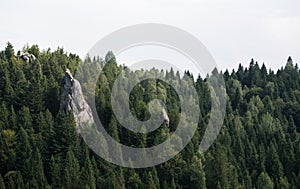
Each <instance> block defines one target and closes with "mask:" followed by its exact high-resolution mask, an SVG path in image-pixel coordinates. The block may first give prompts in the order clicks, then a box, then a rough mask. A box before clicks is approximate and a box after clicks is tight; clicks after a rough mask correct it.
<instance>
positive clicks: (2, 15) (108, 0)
mask: <svg viewBox="0 0 300 189" xmlns="http://www.w3.org/2000/svg"><path fill="white" fill-rule="evenodd" d="M299 8H300V1H298V0H251V1H250V0H249V1H246V0H85V1H83V0H81V1H80V0H72V1H71V0H64V1H62V0H52V1H44V0H26V1H22V0H6V1H4V0H0V48H1V49H4V47H5V46H6V43H7V41H10V42H11V43H12V44H13V45H14V47H15V50H19V49H21V48H22V47H23V46H24V45H25V44H26V43H28V44H29V45H32V44H38V45H39V47H40V49H46V48H48V47H50V48H51V49H56V48H57V47H58V46H59V47H64V49H65V50H67V51H68V52H72V53H77V54H79V55H80V57H84V56H85V54H86V53H87V52H88V51H89V50H90V48H91V47H92V46H93V45H94V44H95V43H96V42H97V41H98V40H99V39H101V38H103V37H104V36H106V35H107V34H109V33H111V32H113V31H115V30H117V29H120V28H122V27H125V26H129V25H133V24H139V23H149V22H151V23H163V24H169V25H173V26H176V27H179V28H181V29H183V30H186V31H188V32H189V33H191V34H193V35H194V36H196V37H197V38H198V39H199V40H200V41H201V42H202V43H203V44H204V45H205V46H206V47H207V48H208V49H209V51H210V52H211V54H212V55H213V57H214V58H215V60H216V62H217V64H218V65H219V67H221V68H222V69H224V68H230V69H232V68H237V66H238V64H239V63H242V64H243V65H245V66H248V65H249V62H250V59H251V58H254V59H255V60H257V61H259V63H260V65H261V63H262V62H264V63H265V64H266V65H267V67H271V68H273V69H278V68H280V67H281V66H284V65H285V63H286V60H287V57H288V56H292V58H293V60H294V62H298V63H299V62H300V11H299Z"/></svg>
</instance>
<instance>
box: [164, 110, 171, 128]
mask: <svg viewBox="0 0 300 189" xmlns="http://www.w3.org/2000/svg"><path fill="white" fill-rule="evenodd" d="M162 116H163V118H164V123H165V124H166V126H169V122H170V119H169V116H168V114H167V111H166V109H165V108H163V109H162Z"/></svg>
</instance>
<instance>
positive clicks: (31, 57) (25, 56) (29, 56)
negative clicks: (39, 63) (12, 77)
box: [18, 52, 36, 62]
mask: <svg viewBox="0 0 300 189" xmlns="http://www.w3.org/2000/svg"><path fill="white" fill-rule="evenodd" d="M18 57H20V58H21V59H22V60H23V61H25V62H29V61H33V60H35V59H36V58H35V56H34V55H33V54H30V53H28V52H25V53H22V54H20V56H18Z"/></svg>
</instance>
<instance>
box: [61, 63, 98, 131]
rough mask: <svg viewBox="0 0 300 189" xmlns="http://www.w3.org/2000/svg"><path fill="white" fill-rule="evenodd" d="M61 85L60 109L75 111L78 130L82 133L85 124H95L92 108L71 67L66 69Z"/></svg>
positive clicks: (67, 111)
mask: <svg viewBox="0 0 300 189" xmlns="http://www.w3.org/2000/svg"><path fill="white" fill-rule="evenodd" d="M61 87H62V89H61V90H62V91H61V99H60V109H61V111H65V112H66V113H69V112H72V113H73V115H74V118H75V122H76V125H77V131H78V133H80V132H81V131H82V128H84V125H83V124H87V125H91V124H94V118H93V114H92V110H91V108H90V107H89V105H88V103H87V102H86V101H85V99H84V97H83V93H82V89H81V85H80V83H79V81H78V80H76V79H75V78H73V76H72V74H71V72H70V70H69V69H66V72H65V75H64V77H63V79H62V83H61Z"/></svg>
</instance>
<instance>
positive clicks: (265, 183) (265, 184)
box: [256, 172, 274, 189]
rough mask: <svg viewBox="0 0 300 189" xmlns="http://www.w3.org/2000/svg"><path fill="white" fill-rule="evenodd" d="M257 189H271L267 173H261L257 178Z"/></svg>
mask: <svg viewBox="0 0 300 189" xmlns="http://www.w3.org/2000/svg"><path fill="white" fill-rule="evenodd" d="M256 187H257V189H273V188H274V184H273V182H272V180H271V178H270V177H269V175H268V173H265V172H262V173H261V174H260V175H259V177H258V178H257V184H256Z"/></svg>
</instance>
